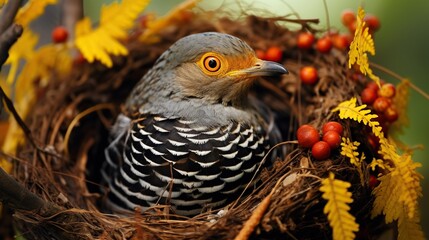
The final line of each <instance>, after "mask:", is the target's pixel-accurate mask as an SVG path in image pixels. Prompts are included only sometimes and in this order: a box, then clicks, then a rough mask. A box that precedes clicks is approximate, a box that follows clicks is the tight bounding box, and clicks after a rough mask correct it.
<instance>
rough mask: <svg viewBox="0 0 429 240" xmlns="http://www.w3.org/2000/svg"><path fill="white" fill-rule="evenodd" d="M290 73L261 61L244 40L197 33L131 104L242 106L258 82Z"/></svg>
mask: <svg viewBox="0 0 429 240" xmlns="http://www.w3.org/2000/svg"><path fill="white" fill-rule="evenodd" d="M284 73H287V70H286V69H285V68H284V67H283V66H282V65H280V64H278V63H275V62H269V61H263V60H260V59H258V58H257V57H256V55H255V52H254V50H253V49H252V48H251V47H250V46H249V45H247V44H246V43H245V42H244V41H242V40H240V39H239V38H236V37H234V36H231V35H228V34H223V33H215V32H206V33H198V34H193V35H189V36H187V37H184V38H182V39H180V40H178V41H177V42H176V43H174V44H173V45H172V46H171V47H170V48H169V49H168V50H167V51H166V52H164V53H163V54H162V55H161V56H160V58H159V59H158V60H157V61H156V63H155V65H154V67H153V68H152V70H151V71H149V72H148V74H146V75H145V76H144V77H143V79H142V81H141V82H140V83H139V84H138V86H137V87H136V88H135V89H134V91H133V93H132V94H131V96H130V98H129V101H128V105H130V104H131V105H134V106H136V105H139V107H141V106H142V105H145V104H150V102H154V101H157V102H162V101H167V100H168V101H182V100H187V99H191V98H192V99H200V100H201V101H204V102H206V103H207V104H219V103H221V104H223V105H230V106H238V107H239V106H240V104H242V103H243V100H245V99H246V98H247V90H248V87H249V86H250V84H251V83H252V82H253V80H254V79H255V78H257V77H263V76H274V75H280V74H284Z"/></svg>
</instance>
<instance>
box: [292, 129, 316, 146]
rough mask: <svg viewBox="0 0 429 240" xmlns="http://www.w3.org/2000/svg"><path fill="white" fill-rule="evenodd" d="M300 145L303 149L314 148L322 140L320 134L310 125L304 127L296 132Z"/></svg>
mask: <svg viewBox="0 0 429 240" xmlns="http://www.w3.org/2000/svg"><path fill="white" fill-rule="evenodd" d="M296 135H297V138H298V144H299V145H300V146H302V147H306V148H309V147H312V146H313V145H314V144H315V143H316V142H317V141H319V140H320V136H319V132H318V131H317V130H316V129H315V128H314V127H313V126H310V125H302V126H301V127H299V128H298V131H297V132H296Z"/></svg>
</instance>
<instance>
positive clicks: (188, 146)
mask: <svg viewBox="0 0 429 240" xmlns="http://www.w3.org/2000/svg"><path fill="white" fill-rule="evenodd" d="M130 123H131V125H132V129H131V131H130V134H129V135H127V136H124V137H126V140H125V146H124V148H125V151H123V149H121V148H118V146H117V145H112V146H111V147H109V148H107V149H106V156H107V160H108V164H109V168H110V169H116V170H117V171H111V172H110V173H107V172H106V175H105V176H104V178H105V179H108V181H109V186H110V188H111V189H110V190H111V192H110V195H109V204H110V205H111V207H113V208H115V209H117V210H120V209H121V208H124V209H134V208H136V207H137V208H138V207H143V209H145V208H147V207H149V206H153V205H155V204H163V205H165V204H167V205H168V204H171V205H172V208H173V210H174V211H175V213H177V214H180V215H195V214H198V213H200V212H201V211H202V210H203V209H204V208H212V207H218V206H221V205H224V204H225V203H226V202H227V200H230V199H229V198H230V197H231V196H233V195H236V194H237V193H241V192H240V191H243V188H244V187H245V186H246V185H247V184H248V183H249V182H250V180H251V179H252V177H253V176H254V173H255V171H256V169H257V167H258V166H259V164H260V163H261V160H262V158H263V157H264V156H265V154H266V152H267V150H268V148H269V145H268V144H267V140H268V139H267V138H266V134H265V132H264V130H263V128H262V127H261V126H250V125H248V124H241V123H238V122H230V123H229V124H228V125H225V126H220V127H215V128H208V127H204V126H199V127H196V126H192V124H193V122H192V121H185V120H180V119H167V118H165V117H162V116H156V115H143V116H141V117H140V118H138V119H136V120H133V121H132V122H130ZM122 154H123V156H122ZM118 158H120V159H123V161H122V162H119V161H117V159H118Z"/></svg>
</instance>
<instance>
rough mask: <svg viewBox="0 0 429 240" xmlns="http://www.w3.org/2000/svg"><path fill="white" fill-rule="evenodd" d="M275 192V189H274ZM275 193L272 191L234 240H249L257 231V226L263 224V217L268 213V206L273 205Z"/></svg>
mask: <svg viewBox="0 0 429 240" xmlns="http://www.w3.org/2000/svg"><path fill="white" fill-rule="evenodd" d="M273 190H274V189H273ZM273 194H274V191H271V192H270V194H269V195H268V196H266V197H265V198H264V200H262V202H261V203H260V204H259V206H258V207H257V208H256V209H255V210H254V211H253V213H252V216H250V218H249V219H248V220H247V221H246V223H244V225H243V228H242V229H241V230H240V232H239V233H238V235H237V236H236V237H235V238H234V240H247V239H249V237H250V235H251V234H252V233H253V231H254V230H255V228H256V226H258V225H259V223H260V222H261V219H262V217H263V216H264V213H265V211H267V208H268V206H269V205H270V203H271V197H272V196H273Z"/></svg>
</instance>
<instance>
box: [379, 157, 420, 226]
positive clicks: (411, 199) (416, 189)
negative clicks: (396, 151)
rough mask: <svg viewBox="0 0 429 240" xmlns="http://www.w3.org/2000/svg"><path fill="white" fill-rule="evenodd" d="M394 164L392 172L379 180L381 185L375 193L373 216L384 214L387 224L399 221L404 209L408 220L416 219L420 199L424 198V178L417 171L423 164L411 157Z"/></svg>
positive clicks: (396, 161)
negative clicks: (422, 182) (422, 185)
mask: <svg viewBox="0 0 429 240" xmlns="http://www.w3.org/2000/svg"><path fill="white" fill-rule="evenodd" d="M394 164H395V167H394V168H393V170H392V171H391V172H389V173H387V174H385V175H384V176H381V177H380V178H379V180H380V184H379V185H378V186H377V187H376V188H375V189H374V192H373V194H374V195H375V197H376V198H375V201H374V206H373V210H372V216H373V217H374V216H377V215H379V214H381V213H384V214H385V219H386V223H390V222H392V221H394V220H397V219H399V217H400V216H401V211H403V208H404V207H405V208H406V212H407V213H408V218H410V219H412V218H414V217H415V214H416V212H417V209H418V198H419V197H421V196H422V188H421V186H420V180H421V179H422V176H421V175H420V174H419V173H418V172H417V171H416V168H418V167H421V164H420V163H414V162H413V161H412V160H411V156H409V155H404V156H401V157H400V159H395V160H394Z"/></svg>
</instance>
